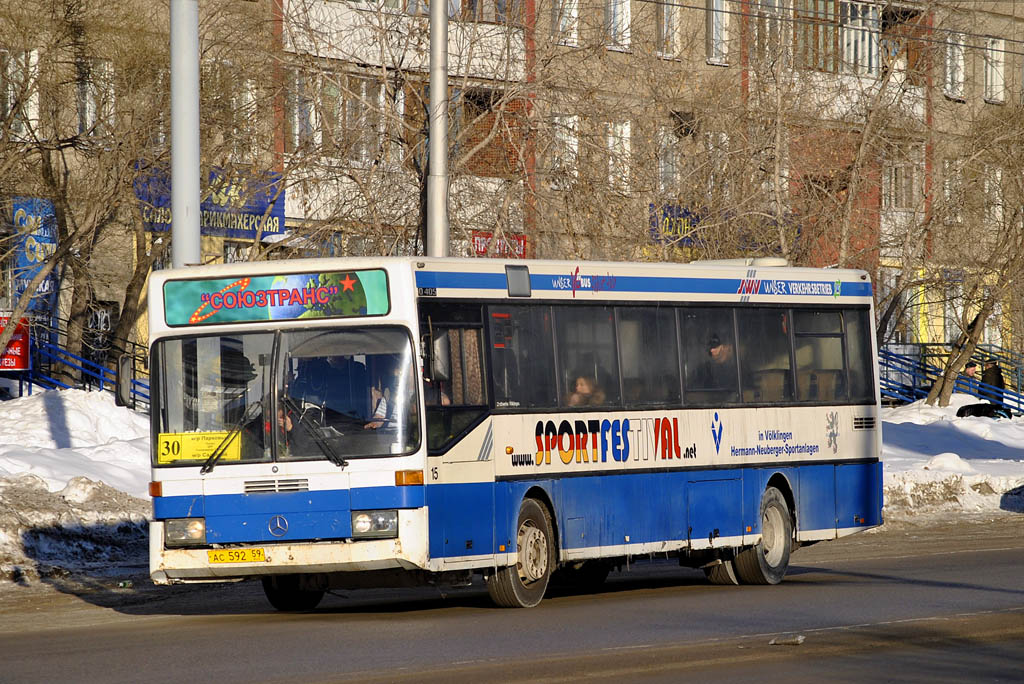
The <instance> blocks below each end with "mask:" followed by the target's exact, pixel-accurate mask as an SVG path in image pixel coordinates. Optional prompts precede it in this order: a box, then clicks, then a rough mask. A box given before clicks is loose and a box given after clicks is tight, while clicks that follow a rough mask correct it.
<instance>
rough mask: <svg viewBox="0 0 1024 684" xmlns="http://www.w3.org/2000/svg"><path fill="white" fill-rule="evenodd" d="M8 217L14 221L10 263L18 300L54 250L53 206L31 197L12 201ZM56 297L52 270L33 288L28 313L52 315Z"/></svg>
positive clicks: (55, 280)
mask: <svg viewBox="0 0 1024 684" xmlns="http://www.w3.org/2000/svg"><path fill="white" fill-rule="evenodd" d="M11 213H12V215H13V217H14V228H15V230H17V231H18V238H17V243H16V244H17V248H16V256H15V259H14V293H15V296H16V297H19V298H20V297H21V296H22V294H24V292H25V291H26V290H27V289H28V287H29V283H30V282H31V281H32V279H33V278H35V277H36V274H37V273H39V271H40V269H42V267H43V264H45V263H46V260H47V259H49V258H50V257H51V256H52V255H53V253H54V252H55V251H56V250H57V217H56V215H55V214H54V212H53V202H51V201H50V200H46V199H36V198H34V197H15V198H14V199H13V201H12V204H11ZM56 293H57V276H56V269H54V270H52V271H50V274H49V275H48V276H46V278H45V279H44V280H43V281H42V282H41V283H39V285H38V286H37V287H36V290H35V293H34V294H33V295H32V301H31V302H30V303H29V306H28V311H31V312H46V313H49V312H51V311H53V310H54V308H55V307H54V306H53V302H54V298H55V297H56Z"/></svg>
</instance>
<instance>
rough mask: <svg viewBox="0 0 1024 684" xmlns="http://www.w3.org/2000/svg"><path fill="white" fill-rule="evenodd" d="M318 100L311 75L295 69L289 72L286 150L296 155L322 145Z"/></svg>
mask: <svg viewBox="0 0 1024 684" xmlns="http://www.w3.org/2000/svg"><path fill="white" fill-rule="evenodd" d="M317 119H318V116H317V111H316V100H315V99H314V98H313V86H312V82H311V75H310V74H309V73H308V72H306V71H304V70H302V69H297V68H293V69H291V70H290V71H289V72H288V75H287V81H286V93H285V117H284V124H285V125H284V149H285V152H288V153H294V152H298V151H299V150H301V149H303V148H304V147H306V146H308V145H318V144H319V143H320V139H319V132H318V127H319V126H318V122H317Z"/></svg>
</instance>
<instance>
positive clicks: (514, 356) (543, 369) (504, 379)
mask: <svg viewBox="0 0 1024 684" xmlns="http://www.w3.org/2000/svg"><path fill="white" fill-rule="evenodd" d="M487 314H488V315H487V318H488V323H489V326H490V328H489V331H490V339H489V340H488V349H489V358H490V362H491V375H492V377H493V380H494V402H495V406H497V407H498V408H520V407H522V408H527V407H539V406H554V405H555V403H556V397H557V392H556V387H555V353H554V346H553V341H552V330H551V310H550V308H548V307H546V306H539V307H538V306H492V307H489V308H488V310H487Z"/></svg>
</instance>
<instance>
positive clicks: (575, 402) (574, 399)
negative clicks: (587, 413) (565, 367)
mask: <svg viewBox="0 0 1024 684" xmlns="http://www.w3.org/2000/svg"><path fill="white" fill-rule="evenodd" d="M604 398H605V395H604V390H602V389H601V388H600V387H598V385H597V380H595V379H594V378H593V377H592V376H590V375H578V376H576V380H575V381H574V382H573V391H572V394H570V395H569V398H568V400H567V402H566V403H568V404H569V406H598V405H600V404H603V403H604Z"/></svg>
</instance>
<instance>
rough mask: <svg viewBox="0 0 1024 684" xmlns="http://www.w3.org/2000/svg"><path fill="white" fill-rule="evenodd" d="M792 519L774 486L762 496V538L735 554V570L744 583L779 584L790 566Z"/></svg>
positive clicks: (782, 498)
mask: <svg viewBox="0 0 1024 684" xmlns="http://www.w3.org/2000/svg"><path fill="white" fill-rule="evenodd" d="M792 544H793V519H792V518H791V517H790V515H789V506H787V505H786V499H785V497H783V496H782V492H780V491H779V490H778V489H776V488H775V487H769V488H768V489H766V490H765V491H764V495H763V496H762V497H761V541H759V542H758V543H757V544H755V545H754V546H753V547H751V548H749V549H746V550H745V551H742V552H741V553H740V554H739V555H737V556H736V561H735V565H736V574H737V575H738V576H739V579H740V581H742V582H743V583H745V584H778V583H779V582H781V581H782V578H783V577H785V575H786V570H787V569H788V568H789V552H790V550H791V548H792Z"/></svg>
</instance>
